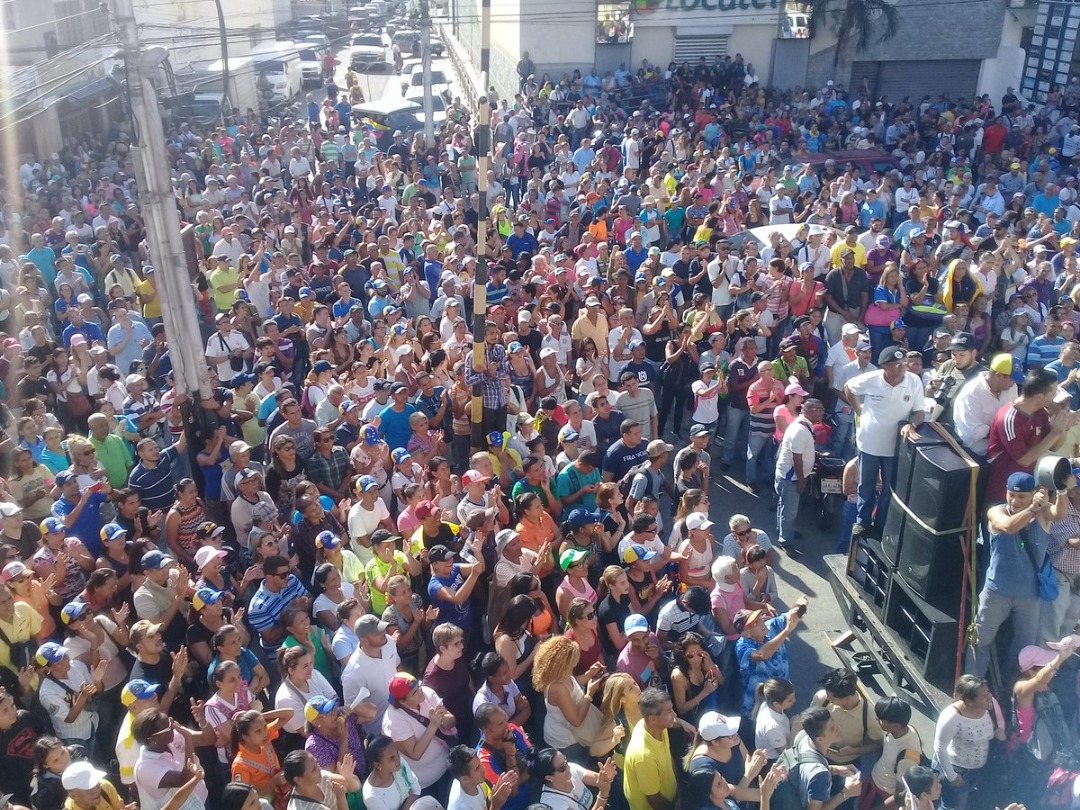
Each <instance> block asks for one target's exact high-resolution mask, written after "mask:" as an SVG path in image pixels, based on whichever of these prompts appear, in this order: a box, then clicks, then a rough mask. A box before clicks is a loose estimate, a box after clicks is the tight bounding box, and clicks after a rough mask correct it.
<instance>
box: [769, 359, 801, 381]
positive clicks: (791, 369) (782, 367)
mask: <svg viewBox="0 0 1080 810" xmlns="http://www.w3.org/2000/svg"><path fill="white" fill-rule="evenodd" d="M772 365H773V368H774V369H775V370H776V379H778V380H780V382H782V383H783V384H784V385H785V386H786V385H787V384H788V381H789V378H791V377H797V378H798V379H800V380H805V379H808V378H809V377H810V367H809V366H807V365H806V358H805V357H803V356H802V355H796V357H795V363H794V364H793V365H791V366H788V364H787V363H785V362H784V358H782V357H777V358H776V359H775V360H773V361H772Z"/></svg>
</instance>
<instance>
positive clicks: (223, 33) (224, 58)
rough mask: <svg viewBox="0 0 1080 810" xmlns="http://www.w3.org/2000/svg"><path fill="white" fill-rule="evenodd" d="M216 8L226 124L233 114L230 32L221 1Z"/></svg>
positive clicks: (223, 115) (224, 121)
mask: <svg viewBox="0 0 1080 810" xmlns="http://www.w3.org/2000/svg"><path fill="white" fill-rule="evenodd" d="M214 6H215V7H216V8H217V22H218V35H219V36H220V38H221V123H222V124H225V123H227V121H228V118H229V116H230V115H231V114H232V104H230V103H229V83H230V82H231V81H232V77H231V76H230V74H229V32H228V29H227V28H226V27H225V11H224V10H223V9H222V8H221V0H214Z"/></svg>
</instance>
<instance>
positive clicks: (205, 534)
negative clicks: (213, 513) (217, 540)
mask: <svg viewBox="0 0 1080 810" xmlns="http://www.w3.org/2000/svg"><path fill="white" fill-rule="evenodd" d="M223 534H225V527H224V526H219V525H218V524H216V523H214V521H212V520H206V521H203V522H202V523H200V524H199V528H197V529H196V530H195V536H196V537H198V538H199V539H201V540H208V539H209V538H211V537H220V536H221V535H223Z"/></svg>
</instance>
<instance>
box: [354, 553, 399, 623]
mask: <svg viewBox="0 0 1080 810" xmlns="http://www.w3.org/2000/svg"><path fill="white" fill-rule="evenodd" d="M394 559H395V560H397V568H398V571H399V572H400V573H401V574H402V575H404V576H406V577H407V576H408V575H409V568H408V565H409V561H408V559H407V558H406V557H405V552H404V551H398V550H397V549H395V550H394ZM389 570H390V563H388V562H383V560H382V558H381V557H379V556H378V555H376V556H375V558H374V559H373V560H372V561H371V562H369V563H368V564H367V568H366V569H364V572H365V573H366V574H367V581H368V590H369V591H371V612H372V613H374V614H375V615H376V616H382V612H383V611H384V610H386V594H385V593H383V592H382V591H380V590H378V589H377V588H376V587H375V577H385V576H386V574H387V572H389Z"/></svg>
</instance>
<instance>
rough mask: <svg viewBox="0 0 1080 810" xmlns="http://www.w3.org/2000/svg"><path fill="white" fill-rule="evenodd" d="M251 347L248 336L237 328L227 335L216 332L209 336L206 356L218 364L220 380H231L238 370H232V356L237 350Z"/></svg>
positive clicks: (245, 349)
mask: <svg viewBox="0 0 1080 810" xmlns="http://www.w3.org/2000/svg"><path fill="white" fill-rule="evenodd" d="M250 348H251V346H249V345H248V342H247V338H246V337H244V336H243V335H242V334H240V333H239V332H237V331H235V330H233V331H232V332H229V334H227V335H223V334H221V332H215V333H214V334H212V335H211V336H210V337H209V338H207V341H206V358H207V360H209V361H210V362H212V363H213V364H214V365H216V366H217V375H218V379H219V380H231V379H232V378H233V376H235V374H236V372H234V371H233V370H232V366H231V365H230V362H229V359H230V356H231V355H232V353H233V352H235V351H237V350H239V351H247V350H248V349H250ZM245 367H246V363H245Z"/></svg>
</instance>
